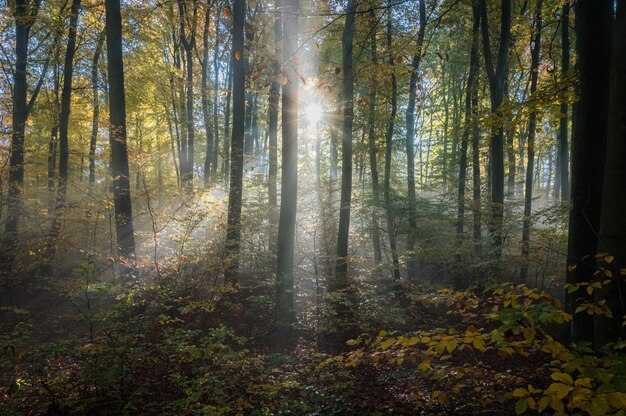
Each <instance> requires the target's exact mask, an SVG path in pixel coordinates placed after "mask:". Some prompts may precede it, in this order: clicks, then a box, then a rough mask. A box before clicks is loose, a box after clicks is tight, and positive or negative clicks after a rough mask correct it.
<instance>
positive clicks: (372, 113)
mask: <svg viewBox="0 0 626 416" xmlns="http://www.w3.org/2000/svg"><path fill="white" fill-rule="evenodd" d="M370 17H371V20H372V24H373V25H376V14H375V13H374V12H373V11H371V12H370ZM374 27H375V26H374ZM371 36H372V38H371V56H372V65H373V66H374V68H376V67H377V66H378V57H377V56H376V30H373V31H372V35H371ZM375 82H376V79H375V78H372V80H371V83H372V84H373V83H375ZM369 101H370V102H369V108H368V123H369V132H368V151H369V157H370V172H371V174H372V244H373V246H374V263H375V264H376V265H380V263H381V262H382V257H383V256H382V250H381V248H380V221H379V217H378V207H379V205H380V190H379V185H378V157H377V143H376V124H377V123H376V86H375V85H370V94H369Z"/></svg>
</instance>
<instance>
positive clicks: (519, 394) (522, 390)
mask: <svg viewBox="0 0 626 416" xmlns="http://www.w3.org/2000/svg"><path fill="white" fill-rule="evenodd" d="M526 396H528V391H527V390H526V389H525V388H523V387H518V388H516V389H515V390H513V397H526Z"/></svg>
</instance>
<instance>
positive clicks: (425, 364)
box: [417, 361, 430, 371]
mask: <svg viewBox="0 0 626 416" xmlns="http://www.w3.org/2000/svg"><path fill="white" fill-rule="evenodd" d="M417 369H418V370H422V371H428V370H430V361H422V362H421V363H419V364H418V365H417Z"/></svg>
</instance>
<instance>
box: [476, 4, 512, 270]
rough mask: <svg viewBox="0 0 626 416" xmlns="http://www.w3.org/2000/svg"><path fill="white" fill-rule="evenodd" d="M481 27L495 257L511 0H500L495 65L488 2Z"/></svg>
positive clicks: (499, 235) (501, 194) (500, 203)
mask: <svg viewBox="0 0 626 416" xmlns="http://www.w3.org/2000/svg"><path fill="white" fill-rule="evenodd" d="M480 5H481V28H482V38H483V56H484V59H485V68H486V71H487V79H488V80H489V92H490V99H491V114H492V115H493V118H494V121H493V123H494V125H493V127H492V134H491V141H490V143H489V149H490V156H491V160H490V162H491V217H492V218H491V226H490V228H491V234H492V236H493V245H494V250H495V256H496V258H500V257H501V255H502V225H503V220H504V121H503V118H504V115H503V114H502V110H503V109H502V104H503V103H504V102H505V100H506V94H505V91H506V80H507V75H508V54H509V46H510V43H511V0H502V5H501V7H502V15H501V24H500V39H499V46H498V56H497V61H496V64H495V66H494V63H493V57H492V53H491V43H490V41H489V19H488V14H487V1H486V0H481V2H480Z"/></svg>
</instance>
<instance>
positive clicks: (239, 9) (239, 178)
mask: <svg viewBox="0 0 626 416" xmlns="http://www.w3.org/2000/svg"><path fill="white" fill-rule="evenodd" d="M245 21H246V0H234V1H233V28H232V30H233V45H232V54H231V66H232V71H233V75H232V77H233V134H232V138H231V144H230V189H229V192H228V221H227V229H226V254H227V257H226V261H227V266H226V270H225V276H224V278H225V280H226V282H227V283H231V284H236V283H237V282H238V281H239V262H240V261H239V260H240V259H239V253H240V248H241V247H240V246H241V202H242V196H243V141H244V123H245V120H244V117H245V112H246V108H245V107H246V85H245V83H246V76H245V57H244V53H245V51H244V41H243V28H244V25H245Z"/></svg>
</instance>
